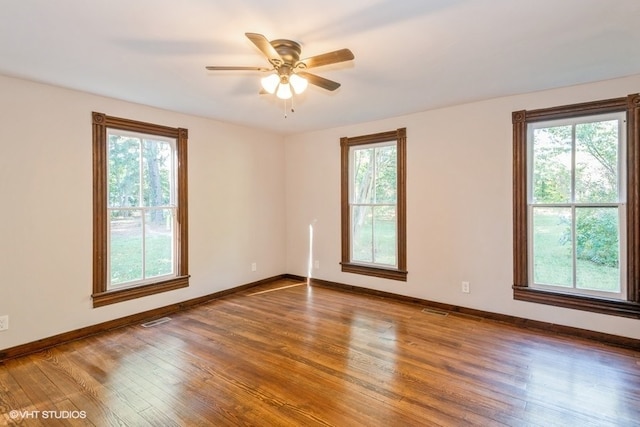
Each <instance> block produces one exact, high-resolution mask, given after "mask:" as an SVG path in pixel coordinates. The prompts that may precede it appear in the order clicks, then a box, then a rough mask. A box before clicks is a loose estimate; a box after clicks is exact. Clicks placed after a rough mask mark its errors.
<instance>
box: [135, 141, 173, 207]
mask: <svg viewBox="0 0 640 427" xmlns="http://www.w3.org/2000/svg"><path fill="white" fill-rule="evenodd" d="M142 152H143V186H142V188H143V196H144V205H145V206H168V205H169V204H170V203H171V162H172V150H171V144H169V143H168V142H166V141H152V140H148V139H147V140H144V144H143V151H142Z"/></svg>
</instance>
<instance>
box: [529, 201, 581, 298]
mask: <svg viewBox="0 0 640 427" xmlns="http://www.w3.org/2000/svg"><path fill="white" fill-rule="evenodd" d="M571 230H572V225H571V209H570V208H535V207H534V208H533V280H534V282H535V283H536V284H545V285H556V286H568V287H573V248H572V245H573V244H572V238H571V236H572V231H571Z"/></svg>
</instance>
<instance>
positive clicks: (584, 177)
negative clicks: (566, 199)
mask: <svg viewBox="0 0 640 427" xmlns="http://www.w3.org/2000/svg"><path fill="white" fill-rule="evenodd" d="M575 197H576V202H582V203H588V202H591V203H593V202H617V201H618V121H617V120H608V121H603V122H594V123H583V124H578V125H576V196H575Z"/></svg>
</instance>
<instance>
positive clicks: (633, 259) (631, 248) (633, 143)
mask: <svg viewBox="0 0 640 427" xmlns="http://www.w3.org/2000/svg"><path fill="white" fill-rule="evenodd" d="M627 133H628V136H627V138H628V139H629V141H630V142H629V143H628V144H627V171H633V173H629V172H628V181H627V288H628V299H629V301H635V302H637V303H640V94H637V93H636V94H632V95H629V96H627Z"/></svg>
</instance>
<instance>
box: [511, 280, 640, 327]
mask: <svg viewBox="0 0 640 427" xmlns="http://www.w3.org/2000/svg"><path fill="white" fill-rule="evenodd" d="M513 299H515V300H518V301H527V302H534V303H539V304H547V305H554V306H557V307H564V308H572V309H574V310H582V311H591V312H594V313H601V314H609V315H612V316H621V317H631V318H634V319H640V304H638V303H635V302H630V301H619V300H610V299H604V298H598V297H592V296H584V295H569V294H560V293H556V292H551V291H545V290H541V289H532V288H530V287H528V286H515V285H514V286H513Z"/></svg>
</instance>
